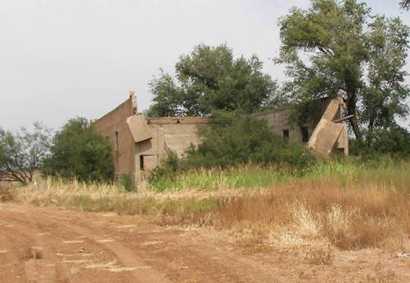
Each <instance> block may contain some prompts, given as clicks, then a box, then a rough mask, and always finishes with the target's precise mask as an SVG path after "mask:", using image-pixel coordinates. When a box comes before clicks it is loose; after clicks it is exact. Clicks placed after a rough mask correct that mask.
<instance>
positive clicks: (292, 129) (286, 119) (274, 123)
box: [255, 109, 314, 143]
mask: <svg viewBox="0 0 410 283" xmlns="http://www.w3.org/2000/svg"><path fill="white" fill-rule="evenodd" d="M255 117H256V118H258V119H263V120H265V121H266V122H267V123H268V126H269V127H270V128H271V130H272V133H273V134H274V135H276V136H278V137H282V138H284V139H286V137H285V136H284V135H285V131H287V132H288V133H289V138H288V140H289V142H291V143H306V142H307V141H306V140H305V141H303V134H302V127H300V126H298V125H296V124H293V123H291V122H290V112H289V110H287V109H282V110H272V111H267V112H262V113H257V114H255ZM303 127H304V128H306V129H305V130H307V134H308V136H307V138H310V136H311V135H312V132H313V129H314V127H313V126H312V125H307V124H306V125H304V126H303Z"/></svg>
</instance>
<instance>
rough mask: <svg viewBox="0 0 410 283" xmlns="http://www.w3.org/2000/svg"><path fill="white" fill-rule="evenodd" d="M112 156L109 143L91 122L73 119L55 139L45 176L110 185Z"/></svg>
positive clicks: (111, 179)
mask: <svg viewBox="0 0 410 283" xmlns="http://www.w3.org/2000/svg"><path fill="white" fill-rule="evenodd" d="M111 152H112V148H111V143H110V142H109V141H108V140H107V139H106V138H104V137H103V136H100V135H99V134H98V133H97V131H96V130H95V128H94V126H93V124H92V123H91V122H90V121H88V120H87V119H85V118H76V119H72V120H70V121H68V122H67V123H66V124H65V125H64V127H63V128H62V129H61V130H60V131H59V132H57V134H56V135H55V137H54V140H53V145H52V146H51V148H50V156H49V157H48V158H47V159H46V160H45V161H44V173H45V174H46V175H50V176H55V177H61V178H67V179H74V178H75V179H77V180H79V181H82V182H112V181H113V179H114V165H113V164H114V163H113V160H112V153H111Z"/></svg>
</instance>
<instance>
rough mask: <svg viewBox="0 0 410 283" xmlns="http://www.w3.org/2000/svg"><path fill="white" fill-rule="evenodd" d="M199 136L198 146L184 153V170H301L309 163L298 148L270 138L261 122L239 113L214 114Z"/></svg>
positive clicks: (268, 129)
mask: <svg viewBox="0 0 410 283" xmlns="http://www.w3.org/2000/svg"><path fill="white" fill-rule="evenodd" d="M201 136H202V140H203V142H202V144H200V145H199V146H198V148H197V149H192V150H191V151H190V152H188V155H187V159H186V160H185V162H186V164H187V165H188V167H225V166H234V165H238V164H244V163H249V162H250V163H255V164H271V163H277V164H287V165H291V166H300V167H304V166H307V165H308V164H309V163H310V162H311V161H312V160H313V159H312V156H311V155H310V154H309V153H308V151H307V150H306V149H305V148H304V147H303V146H302V145H296V144H290V143H288V142H286V141H284V140H283V139H282V138H281V137H278V136H276V135H273V134H272V130H271V129H270V128H269V126H268V124H267V122H266V121H265V120H259V119H256V118H254V117H252V116H250V115H244V113H241V112H223V111H219V112H214V113H213V115H212V117H211V119H210V124H209V126H208V127H205V128H203V129H202V131H201Z"/></svg>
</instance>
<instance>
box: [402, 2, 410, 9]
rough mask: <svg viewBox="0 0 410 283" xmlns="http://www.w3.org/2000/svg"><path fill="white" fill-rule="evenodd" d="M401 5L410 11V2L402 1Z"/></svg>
mask: <svg viewBox="0 0 410 283" xmlns="http://www.w3.org/2000/svg"><path fill="white" fill-rule="evenodd" d="M400 5H401V6H402V7H403V8H404V9H409V8H410V0H402V1H400Z"/></svg>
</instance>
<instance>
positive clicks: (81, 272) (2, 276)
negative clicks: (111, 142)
mask: <svg viewBox="0 0 410 283" xmlns="http://www.w3.org/2000/svg"><path fill="white" fill-rule="evenodd" d="M0 282H5V283H13V282H30V283H31V282H32V283H34V282H38V283H43V282H67V283H68V282H70V283H71V282H81V283H84V282H98V283H104V282H107V283H108V282H110V283H112V282H159V283H161V282H410V255H409V257H407V255H404V254H403V255H395V254H393V253H392V254H389V253H387V252H383V251H377V250H366V251H358V252H337V253H336V255H335V260H334V262H333V263H332V264H330V265H314V264H309V263H307V262H306V261H305V260H304V259H303V257H301V256H300V254H299V253H298V251H294V252H290V251H279V250H277V251H275V250H274V249H268V250H265V251H263V252H262V253H253V254H249V253H247V252H244V250H243V249H242V248H240V247H239V246H238V245H236V244H234V243H232V242H230V241H228V240H227V239H226V238H224V237H221V236H220V235H219V234H218V233H213V232H212V231H210V230H206V229H182V228H178V227H164V226H158V225H155V224H153V223H152V222H150V221H148V220H146V219H144V218H141V217H128V216H118V215H115V214H104V213H99V214H95V213H82V212H75V211H68V210H61V209H51V208H33V207H29V206H18V205H12V204H0Z"/></svg>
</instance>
